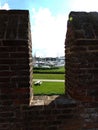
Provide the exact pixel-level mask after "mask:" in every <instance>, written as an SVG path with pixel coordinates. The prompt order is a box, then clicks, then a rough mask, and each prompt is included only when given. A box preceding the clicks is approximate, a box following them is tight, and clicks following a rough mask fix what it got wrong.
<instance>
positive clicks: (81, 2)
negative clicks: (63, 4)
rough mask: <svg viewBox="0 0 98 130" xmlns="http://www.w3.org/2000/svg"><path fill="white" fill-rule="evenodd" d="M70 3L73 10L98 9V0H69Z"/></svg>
mask: <svg viewBox="0 0 98 130" xmlns="http://www.w3.org/2000/svg"><path fill="white" fill-rule="evenodd" d="M70 5H71V6H70V9H71V10H73V11H88V12H91V11H98V0H71V1H70Z"/></svg>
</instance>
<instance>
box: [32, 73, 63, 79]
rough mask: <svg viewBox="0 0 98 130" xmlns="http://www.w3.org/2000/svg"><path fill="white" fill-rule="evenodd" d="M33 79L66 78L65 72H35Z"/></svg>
mask: <svg viewBox="0 0 98 130" xmlns="http://www.w3.org/2000/svg"><path fill="white" fill-rule="evenodd" d="M33 79H59V80H64V79H65V78H64V74H33Z"/></svg>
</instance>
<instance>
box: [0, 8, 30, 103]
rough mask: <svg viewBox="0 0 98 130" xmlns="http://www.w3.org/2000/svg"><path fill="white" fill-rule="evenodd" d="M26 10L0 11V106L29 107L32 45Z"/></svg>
mask: <svg viewBox="0 0 98 130" xmlns="http://www.w3.org/2000/svg"><path fill="white" fill-rule="evenodd" d="M30 36H31V35H30V23H29V12H28V11H19V10H17V11H14V10H10V11H5V10H1V11H0V104H2V105H6V104H9V105H14V104H29V102H30V88H31V86H32V46H31V38H30Z"/></svg>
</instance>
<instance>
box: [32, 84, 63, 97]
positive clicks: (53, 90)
mask: <svg viewBox="0 0 98 130" xmlns="http://www.w3.org/2000/svg"><path fill="white" fill-rule="evenodd" d="M33 91H34V95H63V94H64V93H65V88H64V82H43V83H42V84H41V85H40V86H35V85H33Z"/></svg>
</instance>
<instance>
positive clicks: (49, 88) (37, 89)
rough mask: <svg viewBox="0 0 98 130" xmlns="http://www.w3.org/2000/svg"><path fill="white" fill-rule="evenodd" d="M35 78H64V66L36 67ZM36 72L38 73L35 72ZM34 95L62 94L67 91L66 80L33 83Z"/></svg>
mask: <svg viewBox="0 0 98 130" xmlns="http://www.w3.org/2000/svg"><path fill="white" fill-rule="evenodd" d="M33 72H34V73H33V79H52V80H53V79H54V80H55V79H56V80H64V79H65V78H64V77H65V76H64V72H65V71H64V67H60V68H55V69H42V68H40V69H35V70H34V71H33ZM35 72H36V73H35ZM33 91H34V95H62V94H64V93H65V85H64V82H43V83H42V84H41V86H35V85H34V84H33Z"/></svg>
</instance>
